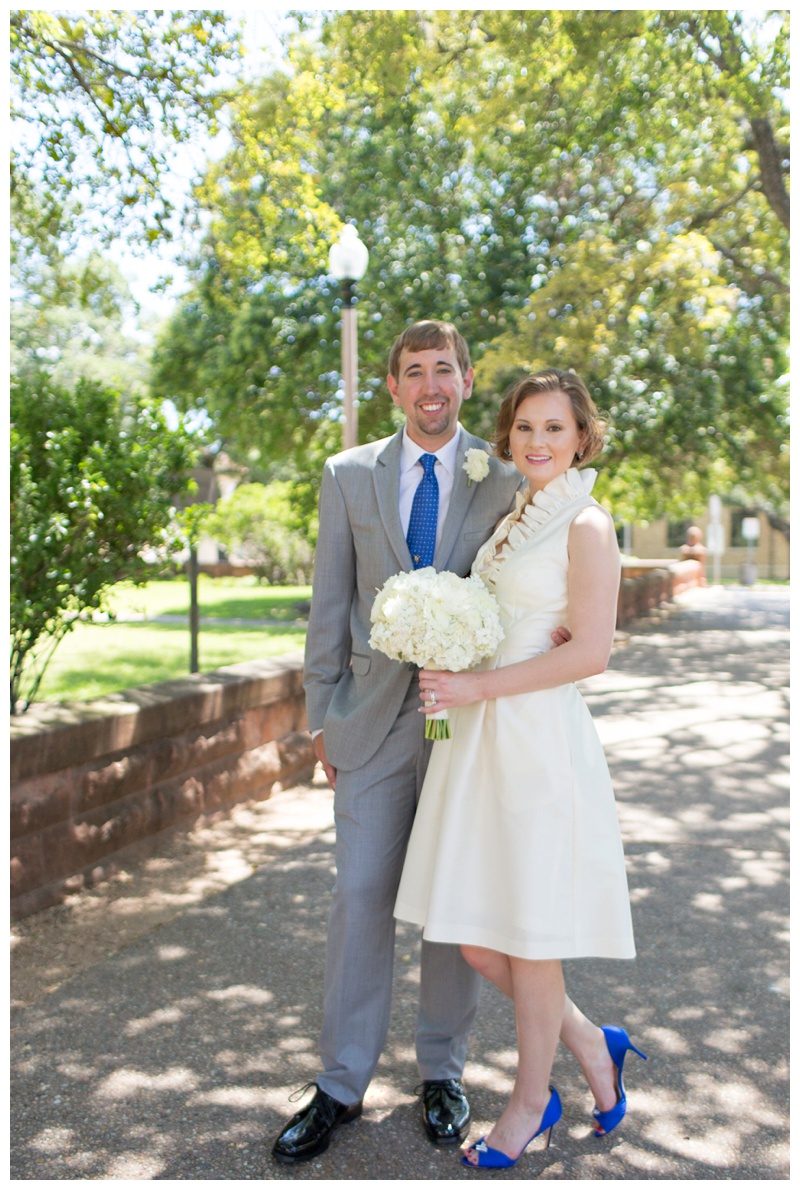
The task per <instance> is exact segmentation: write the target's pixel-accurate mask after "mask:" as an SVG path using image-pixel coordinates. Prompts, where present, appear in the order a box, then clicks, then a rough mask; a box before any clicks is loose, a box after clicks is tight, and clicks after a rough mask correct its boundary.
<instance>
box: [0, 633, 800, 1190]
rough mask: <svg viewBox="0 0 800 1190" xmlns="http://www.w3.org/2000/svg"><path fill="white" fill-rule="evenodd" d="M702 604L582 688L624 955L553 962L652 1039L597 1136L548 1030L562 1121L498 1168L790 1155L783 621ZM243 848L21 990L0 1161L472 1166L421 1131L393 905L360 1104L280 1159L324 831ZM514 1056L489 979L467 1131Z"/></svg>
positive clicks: (584, 1171)
mask: <svg viewBox="0 0 800 1190" xmlns="http://www.w3.org/2000/svg"><path fill="white" fill-rule="evenodd" d="M693 617H694V618H693ZM698 618H699V619H702V618H703V617H702V616H701V615H700V614H699V613H697V612H692V613H690V614H689V615H688V617H687V618H686V622H684V620H682V618H681V616H680V615H678V616H676V617H675V618H674V621H673V622H671V623H670V624H669V625H667V626H666V627H665V626H664V625H660V626H656V627H654V628H652V629H648V630H647V631H644V632H641V633H639V632H637V633H635V634H633V635H632V637H631V640H630V642H629V644H628V645H627V647H626V648H624V649H622V650H620V651H619V652H618V653H616V654H615V657H614V660H613V663H612V668H611V669H610V670H609V671H608V672H607V673H606V674H605V675H603V676H602V678H599V679H592V681H591V682H590V683H587V684H586V691H585V692H586V696H587V699H588V701H589V703H590V705H591V706H592V710H593V713H594V714H595V716H596V721H597V724H598V729H599V730H600V733H601V736H602V737H603V739H604V744H605V747H606V751H607V755H608V757H609V764H610V767H611V770H612V777H613V779H614V782H615V787H616V790H617V794H618V799H619V813H620V821H621V824H622V829H623V836H624V839H625V847H626V854H627V860H628V873H629V883H630V888H631V899H632V905H633V913H634V926H635V933H636V939H637V948H638V956H637V959H636V961H635V962H630V963H621V962H610V961H599V960H593V961H590V960H581V961H575V962H570V963H567V964H566V975H567V986H568V990H569V992H570V994H571V995H572V996H573V998H574V999H575V1000H576V1002H577V1003H578V1004H579V1005H580V1006H581V1007H582V1008H584V1009H585V1011H587V1013H589V1015H590V1016H591V1017H592V1018H593V1019H594V1020H595V1021H597V1023H599V1024H605V1023H616V1024H622V1025H624V1026H625V1027H626V1028H627V1029H628V1031H629V1032H630V1034H631V1036H632V1037H633V1039H634V1041H636V1043H637V1044H638V1045H639V1046H640V1048H642V1049H644V1051H645V1052H646V1053H647V1054H648V1055H649V1061H648V1062H647V1063H644V1062H641V1061H640V1060H639V1059H638V1058H637V1057H636V1056H635V1055H629V1057H628V1060H627V1062H626V1066H625V1079H626V1089H627V1091H628V1101H629V1110H628V1116H627V1117H626V1119H625V1121H624V1123H623V1125H622V1126H621V1127H620V1128H619V1129H618V1130H617V1131H616V1132H614V1133H613V1134H612V1135H611V1136H610V1137H607V1138H604V1139H596V1138H594V1137H593V1136H592V1134H591V1115H590V1113H591V1107H592V1103H591V1098H590V1095H589V1093H588V1090H587V1088H586V1085H585V1082H584V1081H583V1078H582V1075H581V1073H580V1071H579V1069H578V1067H577V1064H576V1063H575V1061H574V1060H573V1059H572V1058H571V1056H570V1055H569V1054H567V1053H566V1052H564V1051H563V1049H562V1050H560V1052H559V1055H558V1057H557V1060H556V1065H555V1068H554V1071H553V1082H554V1083H555V1084H556V1085H557V1086H558V1089H559V1092H560V1094H561V1097H562V1100H563V1102H564V1108H565V1116H564V1120H563V1121H562V1123H561V1125H560V1126H559V1127H557V1129H556V1130H555V1133H554V1138H553V1144H552V1146H551V1148H550V1149H549V1150H548V1151H547V1152H541V1153H531V1154H530V1155H526V1156H525V1157H524V1158H523V1159H522V1160H521V1161H520V1162H519V1164H518V1165H517V1166H516V1167H515V1168H514V1169H512V1170H509V1171H507V1172H506V1173H504V1175H503V1177H504V1178H505V1179H509V1178H510V1179H512V1180H513V1179H524V1180H527V1179H530V1178H533V1177H542V1178H549V1179H556V1180H578V1179H586V1180H595V1179H597V1180H603V1179H617V1180H623V1179H626V1180H627V1179H643V1178H648V1179H650V1178H655V1179H662V1180H667V1179H668V1180H677V1179H693V1180H696V1179H709V1180H718V1179H721V1178H724V1179H744V1178H752V1179H760V1180H766V1179H778V1178H780V1179H784V1178H786V1177H788V1158H787V1131H788V1106H787V1101H788V1072H787V1063H788V1006H787V995H788V988H787V966H786V951H787V931H788V925H787V918H788V905H787V879H786V866H787V854H786V828H787V819H786V780H785V758H786V713H785V704H784V701H783V685H784V683H785V677H784V675H783V673H782V670H781V663H780V659H779V656H778V653H779V652H780V648H782V647H783V644H782V643H780V642H779V644H780V648H779V647H778V644H776V640H775V639H771V638H772V637H773V636H774V635H775V634H777V635H779V636H782V628H781V624H780V623H777V622H776V623H772V622H766V623H765V622H764V620H763V617H762V619H761V620H759V621H758V623H757V624H754V625H753V627H751V628H750V629H748V630H747V631H741V632H739V637H738V638H737V637H736V634H735V633H734V631H733V629H732V628H730V627H729V626H727V625H722V626H718V624H717V623H716V621H714V619H713V617H711V623H707V624H705V625H703V627H702V631H701V628H699V627H698V626H697V623H696V621H697V620H698ZM740 627H741V625H740ZM737 631H738V630H737ZM718 633H719V634H720V635H719V637H718V636H717V634H718ZM754 634H755V636H754ZM662 636H663V637H664V638H665V640H664V643H663V644H662V641H661V637H662ZM701 637H702V639H701ZM723 637H724V639H723ZM756 638H761V639H756ZM782 639H783V637H782ZM258 863H259V866H258V869H257V870H256V871H255V872H254V873H253V874H252V875H250V876H249V877H247V878H243V879H240V880H238V881H237V882H236V883H234V884H232V885H231V887H229V888H227V889H225V890H224V891H221V892H217V893H215V894H214V895H211V896H208V897H207V898H206V899H205V900H202V901H201V902H199V903H197V904H194V905H191V906H189V907H188V908H185V909H184V910H183V911H182V913H181V914H180V916H179V917H176V918H175V919H174V920H172V921H168V922H166V923H165V924H163V925H161V926H160V927H158V928H156V929H153V930H151V932H150V933H148V934H147V935H146V936H144V937H141V938H139V939H138V940H137V941H135V942H133V943H132V944H131V945H129V946H127V947H126V948H124V949H122V950H118V951H116V953H113V954H110V955H109V957H108V958H107V959H105V960H104V961H103V962H100V963H97V964H96V965H94V966H93V967H91V969H89V970H87V971H83V972H81V973H80V974H79V975H77V976H75V977H74V978H72V979H69V980H68V981H67V982H66V983H64V984H62V986H60V987H58V988H57V989H56V990H55V991H53V992H51V993H50V994H48V995H45V996H43V997H42V998H41V999H39V1000H38V1001H37V1002H36V1003H34V1004H32V1005H30V1006H28V1007H26V1008H25V1009H24V1010H23V1011H22V1012H20V1014H19V1017H18V1022H19V1023H18V1025H17V1028H16V1031H15V1035H14V1039H13V1050H12V1066H13V1072H14V1085H13V1102H14V1105H15V1113H14V1121H13V1124H12V1146H13V1163H12V1172H11V1176H12V1178H16V1179H31V1178H35V1179H37V1180H46V1179H52V1180H98V1179H101V1180H109V1179H111V1180H115V1179H119V1180H124V1179H138V1180H167V1179H168V1180H206V1179H208V1180H228V1179H257V1178H261V1179H269V1180H349V1179H370V1180H372V1179H379V1180H412V1179H420V1180H455V1179H461V1178H466V1179H467V1180H469V1179H474V1178H475V1177H478V1178H481V1177H484V1176H486V1175H484V1174H475V1173H474V1172H473V1171H471V1170H468V1169H465V1168H464V1167H463V1166H462V1165H461V1164H460V1160H459V1151H458V1150H457V1149H455V1150H446V1149H445V1150H439V1149H436V1148H434V1147H433V1146H431V1145H430V1144H429V1143H428V1142H427V1141H426V1139H425V1138H424V1135H423V1133H422V1129H421V1126H420V1122H419V1118H418V1110H419V1109H418V1106H417V1102H416V1098H415V1094H414V1088H415V1086H416V1084H417V1081H418V1074H417V1070H416V1063H415V1059H414V1047H413V1037H414V1028H415V1016H416V1004H417V994H418V949H419V944H418V938H417V931H416V930H415V929H413V928H412V927H410V926H406V925H401V926H400V927H399V928H398V942H397V949H396V976H395V998H394V1007H393V1017H392V1027H391V1031H390V1036H389V1039H388V1042H387V1046H386V1050H385V1054H384V1057H383V1059H382V1061H381V1064H380V1066H379V1069H378V1072H377V1075H376V1078H375V1080H374V1081H373V1084H372V1085H371V1087H370V1089H369V1092H368V1094H367V1098H366V1102H365V1112H364V1116H363V1117H362V1118H361V1119H359V1120H357V1121H356V1122H354V1123H353V1124H351V1125H348V1126H347V1128H342V1129H340V1130H338V1131H337V1133H336V1135H335V1136H334V1138H333V1142H332V1144H331V1147H330V1149H329V1150H328V1152H327V1153H325V1154H324V1155H322V1156H321V1157H319V1158H317V1159H316V1160H314V1161H312V1162H308V1163H306V1164H304V1165H300V1166H296V1167H286V1166H279V1165H277V1164H275V1163H274V1161H273V1160H272V1158H271V1156H270V1148H271V1145H272V1142H273V1140H274V1138H275V1136H276V1135H277V1133H278V1131H279V1130H280V1128H281V1127H282V1125H283V1123H284V1121H285V1120H286V1118H287V1117H288V1116H289V1115H290V1114H291V1113H292V1111H294V1110H296V1105H293V1104H291V1103H290V1102H289V1095H290V1094H291V1093H292V1092H293V1091H294V1090H296V1089H298V1088H300V1087H302V1086H303V1085H304V1084H305V1083H307V1082H309V1081H310V1080H312V1079H313V1078H314V1077H315V1075H316V1074H317V1072H318V1067H317V1054H316V1048H317V1036H318V1032H319V1027H320V1023H321V987H322V976H323V963H324V942H325V928H326V918H327V910H328V904H329V895H330V888H331V885H332V879H333V877H332V872H333V837H332V832H331V831H330V829H316V830H308V829H306V830H304V829H302V827H301V826H298V827H297V829H292V830H288V831H285V832H284V833H283V834H282V836H281V838H280V839H279V840H277V841H275V842H273V843H269V844H262V845H261V846H260V848H259V850H258ZM466 876H468V874H465V878H466ZM514 1067H515V1040H514V1027H513V1017H512V1013H511V1008H510V1005H509V1004H508V1003H507V1002H506V1001H505V1000H504V998H503V997H502V996H501V995H500V994H499V993H497V992H496V990H495V989H493V988H490V987H487V988H486V989H485V990H484V993H483V997H482V1001H481V1006H480V1009H479V1013H478V1019H477V1023H476V1026H475V1029H474V1033H473V1037H472V1043H471V1048H470V1056H469V1059H468V1063H467V1068H466V1070H465V1082H466V1084H467V1086H468V1089H469V1093H470V1098H471V1103H472V1108H473V1125H472V1129H471V1133H470V1136H471V1139H472V1140H474V1139H476V1138H477V1137H478V1136H480V1135H481V1134H482V1133H483V1132H485V1131H487V1130H488V1128H489V1127H490V1126H491V1123H492V1121H493V1120H494V1119H495V1118H496V1117H497V1115H498V1114H499V1113H500V1111H501V1110H502V1107H503V1105H504V1102H505V1099H506V1096H507V1095H508V1092H509V1090H510V1088H511V1086H512V1082H513V1076H514ZM304 1101H305V1100H304V1099H303V1100H301V1102H304ZM488 1176H492V1175H488Z"/></svg>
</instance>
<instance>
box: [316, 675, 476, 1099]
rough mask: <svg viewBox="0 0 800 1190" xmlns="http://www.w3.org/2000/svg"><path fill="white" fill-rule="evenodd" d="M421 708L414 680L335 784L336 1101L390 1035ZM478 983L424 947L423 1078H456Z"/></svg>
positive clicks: (332, 1049)
mask: <svg viewBox="0 0 800 1190" xmlns="http://www.w3.org/2000/svg"><path fill="white" fill-rule="evenodd" d="M419 706H420V702H419V690H418V686H417V683H416V682H415V681H414V682H412V684H411V688H410V690H409V693H408V696H407V698H406V700H405V703H404V704H403V708H402V711H401V713H400V715H399V716H398V718H397V721H396V723H395V725H394V727H393V729H392V731H391V732H390V733H389V736H388V737H387V739H386V740H385V741H384V743H383V744H382V745H381V747H380V748H379V749H378V752H377V753H376V755H375V756H374V757H373V758H372V759H371V760H370V761H368V763H367V764H365V765H363V767H361V768H359V769H355V770H353V771H351V772H342V771H339V772H338V774H337V779H336V793H335V796H334V813H335V818H336V884H335V886H334V890H333V902H332V906H331V912H330V919H329V922H328V947H327V952H326V962H325V1002H324V1015H323V1025H322V1031H321V1035H320V1056H321V1058H322V1065H323V1069H324V1073H323V1074H322V1075H321V1076H320V1077H319V1078H318V1079H317V1083H318V1085H319V1086H320V1087H321V1088H322V1090H323V1091H326V1092H327V1093H328V1094H329V1095H332V1096H333V1098H334V1099H337V1100H338V1101H339V1102H340V1103H347V1104H350V1103H356V1102H358V1101H359V1100H360V1099H361V1098H362V1097H363V1095H364V1092H365V1090H366V1089H367V1086H368V1085H369V1082H370V1080H371V1078H372V1075H373V1074H374V1071H375V1067H376V1066H377V1064H378V1059H379V1058H380V1055H381V1052H382V1050H383V1046H384V1044H385V1041H386V1035H387V1032H388V1029H389V1016H390V1011H391V999H392V969H393V964H394V939H395V918H394V902H395V897H396V895H397V887H398V884H399V882H400V873H401V872H402V868H403V860H404V858H405V852H406V846H407V844H408V838H409V835H410V833H411V827H412V824H413V821H414V813H415V810H416V806H417V801H418V800H419V795H420V791H421V789H422V782H423V779H424V776H425V769H426V767H427V763H428V759H429V756H430V748H431V745H430V744H429V743H428V742H427V741H426V740H425V739H424V730H425V722H424V717H423V716H422V715H421V714H419V710H418V708H419ZM452 746H456V747H457V744H455V742H454V743H453V745H452ZM481 982H482V981H481V978H480V976H479V975H478V974H477V972H475V971H474V970H473V969H472V968H471V967H470V966H469V965H468V964H467V963H466V962H465V961H464V959H463V958H462V955H461V951H460V949H459V948H458V947H457V946H453V945H446V944H443V943H438V942H425V941H424V940H423V943H422V959H421V978H420V1002H419V1012H418V1018H417V1036H416V1046H417V1062H418V1064H419V1073H420V1077H421V1078H422V1079H442V1078H459V1077H460V1076H461V1072H462V1070H463V1067H464V1060H465V1058H466V1052H467V1041H468V1037H469V1030H470V1028H471V1026H472V1022H473V1020H474V1017H475V1012H476V1009H477V1006H478V997H479V995H480V989H481Z"/></svg>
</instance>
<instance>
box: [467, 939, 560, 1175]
mask: <svg viewBox="0 0 800 1190" xmlns="http://www.w3.org/2000/svg"><path fill="white" fill-rule="evenodd" d="M509 966H510V969H511V983H512V988H513V1000H514V1015H515V1018H516V1023H517V1045H518V1047H519V1062H518V1066H517V1077H516V1080H515V1082H514V1090H513V1091H512V1092H511V1098H510V1099H509V1101H508V1104H507V1105H506V1108H505V1111H504V1112H503V1114H502V1115H501V1116H500V1119H499V1120H498V1121H497V1123H496V1124H495V1126H494V1128H493V1129H492V1130H491V1132H490V1133H489V1134H488V1136H487V1137H486V1143H487V1145H489V1147H490V1148H492V1149H499V1150H500V1152H501V1153H506V1154H507V1155H508V1156H509V1157H512V1158H514V1159H516V1158H517V1157H518V1156H519V1154H520V1153H521V1152H522V1150H523V1148H524V1147H525V1145H526V1144H527V1143H528V1141H529V1140H530V1139H531V1137H532V1136H533V1135H534V1133H535V1132H536V1131H537V1130H538V1128H539V1126H540V1125H541V1120H542V1115H543V1114H544V1110H545V1108H546V1107H547V1103H548V1100H549V1099H550V1087H549V1083H550V1070H551V1068H552V1065H553V1058H554V1057H555V1053H556V1048H557V1046H558V1034H559V1029H560V1028H561V1020H562V1017H563V1015H564V976H563V974H562V971H561V963H560V962H559V960H558V959H550V960H544V961H542V960H535V959H517V958H513V957H511V958H510V959H509ZM467 1157H468V1158H469V1153H467ZM476 1162H477V1157H476Z"/></svg>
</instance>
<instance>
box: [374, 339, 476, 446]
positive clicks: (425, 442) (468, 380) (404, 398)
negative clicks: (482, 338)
mask: <svg viewBox="0 0 800 1190" xmlns="http://www.w3.org/2000/svg"><path fill="white" fill-rule="evenodd" d="M473 375H474V373H473V370H472V368H469V369H468V370H467V372H466V375H465V374H464V373H462V371H461V368H460V366H459V363H458V359H457V357H456V353H455V350H454V349H453V348H452V347H433V348H430V349H427V350H425V351H406V350H405V349H404V350H403V352H402V353H401V355H400V366H399V368H398V376H397V379H395V377H394V376H388V377H387V378H386V383H387V385H388V387H389V392H390V393H391V394H392V400H393V401H394V403H395V405H397V407H398V408H399V409H402V410H403V413H404V414H405V416H406V431H407V433H408V435H409V437H410V438H411V440H412V441H413V442H416V444H417V446H421V447H422V448H423V449H424V450H426V451H435V450H438V449H439V447H440V446H444V445H445V443H446V442H449V441H450V439H451V438H452V437H453V435H454V434H455V432H456V429H457V428H458V411H459V409H460V408H461V402H462V401H466V399H467V398H468V397H469V396H470V394H471V392H472V378H473Z"/></svg>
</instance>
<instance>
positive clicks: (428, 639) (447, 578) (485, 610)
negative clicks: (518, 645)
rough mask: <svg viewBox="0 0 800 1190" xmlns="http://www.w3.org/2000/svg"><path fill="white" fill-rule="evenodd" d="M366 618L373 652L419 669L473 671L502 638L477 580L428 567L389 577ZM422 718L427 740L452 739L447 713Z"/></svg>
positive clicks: (496, 616) (494, 607)
mask: <svg viewBox="0 0 800 1190" xmlns="http://www.w3.org/2000/svg"><path fill="white" fill-rule="evenodd" d="M370 618H371V620H372V631H371V633H370V638H369V643H370V645H371V646H372V648H373V649H378V650H379V651H380V652H381V653H385V654H386V656H387V657H391V658H392V659H393V660H395V661H405V662H409V661H411V662H413V664H414V665H418V666H419V667H420V669H440V670H442V669H443V670H448V671H449V672H450V673H459V672H460V671H461V670H465V669H471V668H472V667H473V666H474V665H477V663H478V662H479V661H480V660H481V659H482V658H483V657H488V656H490V655H491V654H492V653H494V651H495V650H496V648H497V646H498V645H499V644H500V641H501V640H502V639H503V629H502V627H501V626H500V613H499V610H498V607H497V602H496V600H495V598H494V596H493V595H492V594H491V593H490V591H489V590H488V589H487V588H486V587H485V586H484V584H483V583H482V582H481V580H480V579H479V578H477V577H476V576H474V575H470V577H469V578H461V577H460V576H459V575H457V574H453V573H452V572H450V571H448V570H441V571H437V570H434V568H433V567H432V566H424V567H422V569H421V570H412V571H403V572H401V573H400V574H395V575H392V577H391V578H390V579H387V581H386V582H385V583H384V584H383V586H382V587H381V589H380V591H379V592H378V594H377V595H376V596H375V602H374V603H373V605H372V611H371V613H370ZM425 719H426V723H425V738H426V739H429V740H449V739H450V722H449V717H448V713H447V711H446V710H441V711H430V712H426V715H425Z"/></svg>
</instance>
